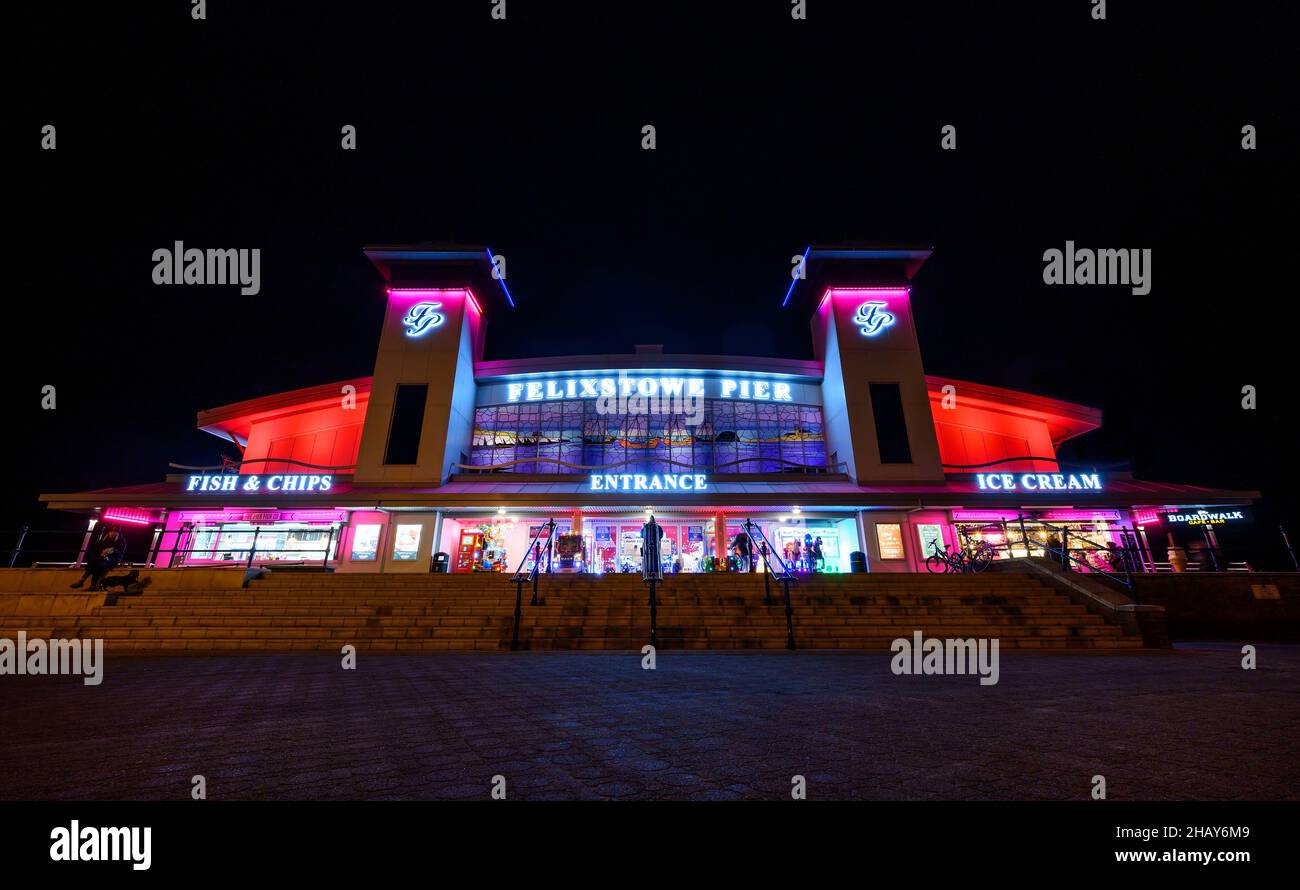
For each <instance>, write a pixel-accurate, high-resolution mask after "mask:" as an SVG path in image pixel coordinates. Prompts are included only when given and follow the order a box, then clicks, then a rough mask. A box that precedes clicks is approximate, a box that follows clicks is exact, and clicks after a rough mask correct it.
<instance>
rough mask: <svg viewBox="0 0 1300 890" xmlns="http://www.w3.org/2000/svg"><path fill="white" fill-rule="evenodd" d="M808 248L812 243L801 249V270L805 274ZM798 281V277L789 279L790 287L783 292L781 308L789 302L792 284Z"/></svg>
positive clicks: (792, 291)
mask: <svg viewBox="0 0 1300 890" xmlns="http://www.w3.org/2000/svg"><path fill="white" fill-rule="evenodd" d="M810 250H812V245H811V244H809V245H808V246H807V247H805V248H804V249H803V271H804V274H807V272H808V252H809V251H810ZM798 283H799V279H798V278H792V279H790V289H789V290H787V291H786V292H785V299H784V300H782V301H781V308H782V309H784V308H785V304H786V303H789V302H790V295H791V294H792V293H794V286H795V285H796V284H798Z"/></svg>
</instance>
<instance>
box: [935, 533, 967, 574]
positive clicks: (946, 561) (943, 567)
mask: <svg viewBox="0 0 1300 890" xmlns="http://www.w3.org/2000/svg"><path fill="white" fill-rule="evenodd" d="M930 547H931V549H933V550H934V553H933V554H932V555H931V556H930V557H929V558H928V559H926V561H925V570H926V571H927V572H932V573H934V574H937V575H942V574H946V573H948V572H965V571H968V568H967V556H966V551H964V550H953V551H951V552H950V551H949V549H948V545H947V544H945V545H944V547H943V550H940V549H939V542H938V541H931V542H930Z"/></svg>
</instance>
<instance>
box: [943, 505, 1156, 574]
mask: <svg viewBox="0 0 1300 890" xmlns="http://www.w3.org/2000/svg"><path fill="white" fill-rule="evenodd" d="M1016 521H1017V523H1018V525H1019V529H1020V539H1019V541H1012V538H1011V528H1010V527H1009V526H1008V525H1007V521H1006V520H1005V519H1003V520H1000V521H999V522H998V523H996V524H995V525H992V526H989V527H991V528H998V529H999V530H1000V531H1001V533H1002V542H1001V543H1000V544H994V543H992V542H990V541H983V543H984V544H987V545H988V546H989V547H991V548H992V549H993V550H995V551H997V550H1002V551H1005V552H1006V554H1007V556H1008V558H1014V557H1015V547H1016V546H1017V545H1019V547H1020V548H1021V549H1023V550H1024V554H1025V556H1032V555H1033V551H1034V549H1035V548H1036V549H1038V550H1040V551H1042V554H1043V556H1045V557H1047V556H1050V557H1052V558H1054V559H1056V560H1057V561H1058V562H1059V563H1060V564H1061V568H1062V569H1063V570H1065V571H1067V572H1069V571H1074V568H1073V567H1074V566H1079V567H1081V568H1083V569H1085V570H1086V571H1088V572H1095V573H1096V574H1099V575H1101V576H1102V577H1104V578H1107V579H1109V580H1111V581H1113V582H1115V583H1117V584H1120V585H1122V586H1123V587H1125V588H1127V589H1129V590H1132V589H1133V574H1134V570H1135V568H1136V569H1137V570H1138V571H1141V566H1142V565H1143V560H1142V556H1141V554H1140V553H1139V552H1138V551H1137V547H1138V543H1137V541H1136V536H1133V537H1130V536H1132V535H1133V533H1132V531H1131V530H1128V529H1119V528H1115V529H1107V532H1109V533H1115V532H1120V533H1121V535H1122V539H1123V540H1126V541H1130V542H1131V543H1129V544H1128V545H1127V546H1124V547H1111V546H1108V545H1105V544H1098V543H1097V542H1096V541H1093V540H1092V539H1090V538H1088V537H1086V536H1084V535H1081V534H1080V533H1079V532H1078V531H1072V530H1071V529H1070V528H1069V527H1068V526H1056V525H1052V524H1051V523H1048V522H1044V521H1043V520H1041V519H1034V520H1032V521H1033V522H1034V523H1035V524H1036V525H1037V526H1039V527H1040V528H1044V529H1047V530H1048V531H1049V532H1050V533H1051V534H1052V535H1054V536H1055V537H1054V539H1049V540H1048V541H1043V542H1035V541H1033V540H1032V539H1031V538H1030V536H1029V532H1028V529H1027V528H1026V527H1025V516H1024V514H1023V513H1022V514H1020V516H1019V517H1018V518H1017V520H1016ZM959 534H960V536H961V541H962V549H964V550H968V549H969V548H970V547H971V536H970V533H969V531H968V530H966V529H959ZM1072 534H1073V537H1074V539H1075V543H1074V545H1073V546H1072V545H1071V543H1070V537H1071V535H1072ZM1089 554H1093V556H1094V558H1093V559H1089V558H1088V555H1089ZM1100 554H1105V557H1104V558H1105V564H1103V563H1102V557H1101V556H1100Z"/></svg>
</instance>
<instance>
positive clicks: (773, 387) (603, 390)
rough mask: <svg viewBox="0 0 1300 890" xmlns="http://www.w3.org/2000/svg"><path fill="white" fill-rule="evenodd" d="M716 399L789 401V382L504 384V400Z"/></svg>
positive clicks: (622, 377)
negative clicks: (635, 397) (638, 397)
mask: <svg viewBox="0 0 1300 890" xmlns="http://www.w3.org/2000/svg"><path fill="white" fill-rule="evenodd" d="M633 396H642V397H645V398H655V397H658V398H669V399H671V398H678V399H680V398H688V399H690V398H694V399H703V398H717V399H744V400H753V401H756V402H790V401H793V400H794V393H793V391H792V389H791V387H790V384H789V383H782V382H778V381H773V380H761V379H752V380H751V379H749V378H743V377H720V378H709V377H637V376H630V375H628V374H626V373H621V372H620V373H619V375H618V376H617V377H561V378H557V377H549V378H546V379H544V380H529V381H526V382H519V383H508V384H507V385H506V401H508V402H518V401H525V402H553V401H557V400H559V399H599V398H602V397H604V398H624V399H626V398H631V397H633Z"/></svg>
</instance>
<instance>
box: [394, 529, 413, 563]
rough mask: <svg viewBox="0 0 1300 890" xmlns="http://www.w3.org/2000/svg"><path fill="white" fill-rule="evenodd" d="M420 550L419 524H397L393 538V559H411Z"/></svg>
mask: <svg viewBox="0 0 1300 890" xmlns="http://www.w3.org/2000/svg"><path fill="white" fill-rule="evenodd" d="M419 551H420V526H419V525H418V524H417V525H399V526H398V527H397V534H396V535H395V536H394V538H393V559H394V561H397V560H412V559H415V557H416V554H418V553H419Z"/></svg>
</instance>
